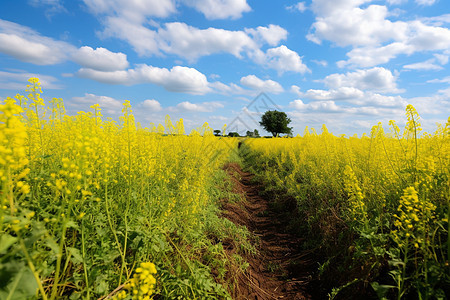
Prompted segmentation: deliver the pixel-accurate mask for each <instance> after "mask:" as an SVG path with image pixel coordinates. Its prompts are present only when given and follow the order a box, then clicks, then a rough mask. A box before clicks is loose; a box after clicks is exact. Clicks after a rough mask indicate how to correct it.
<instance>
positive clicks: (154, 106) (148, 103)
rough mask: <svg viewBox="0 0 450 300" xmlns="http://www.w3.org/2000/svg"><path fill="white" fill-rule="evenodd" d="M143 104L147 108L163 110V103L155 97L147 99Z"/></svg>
mask: <svg viewBox="0 0 450 300" xmlns="http://www.w3.org/2000/svg"><path fill="white" fill-rule="evenodd" d="M141 106H142V107H143V108H145V109H148V110H151V111H154V112H158V111H161V110H162V107H161V103H159V102H158V101H157V100H154V99H147V100H144V101H143V102H142V103H141Z"/></svg>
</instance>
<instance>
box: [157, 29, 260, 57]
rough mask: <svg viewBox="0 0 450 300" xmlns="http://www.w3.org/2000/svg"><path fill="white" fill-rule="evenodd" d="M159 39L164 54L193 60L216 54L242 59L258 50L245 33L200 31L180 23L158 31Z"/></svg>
mask: <svg viewBox="0 0 450 300" xmlns="http://www.w3.org/2000/svg"><path fill="white" fill-rule="evenodd" d="M158 39H160V47H161V49H162V50H163V51H164V52H166V53H173V54H177V55H179V56H181V57H185V58H188V59H191V60H195V59H197V58H198V57H200V56H205V55H211V54H215V53H230V54H232V55H234V56H236V57H238V58H241V57H242V55H241V54H242V53H243V52H244V51H250V50H252V49H255V48H257V46H256V44H255V42H254V41H253V40H252V39H251V38H250V37H249V36H248V35H247V34H246V33H245V32H243V31H230V30H224V29H217V28H207V29H198V28H195V27H192V26H189V25H187V24H185V23H179V22H174V23H166V24H165V26H164V28H160V29H159V30H158Z"/></svg>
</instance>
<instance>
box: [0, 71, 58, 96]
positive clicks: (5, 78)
mask: <svg viewBox="0 0 450 300" xmlns="http://www.w3.org/2000/svg"><path fill="white" fill-rule="evenodd" d="M31 77H37V78H39V82H40V83H41V86H42V89H43V90H44V91H45V90H46V89H49V90H51V89H62V88H63V87H62V86H61V85H60V84H58V79H56V78H55V77H53V76H49V75H43V74H37V73H29V72H24V71H17V72H5V71H0V89H9V90H25V87H26V84H27V83H28V79H30V78H31Z"/></svg>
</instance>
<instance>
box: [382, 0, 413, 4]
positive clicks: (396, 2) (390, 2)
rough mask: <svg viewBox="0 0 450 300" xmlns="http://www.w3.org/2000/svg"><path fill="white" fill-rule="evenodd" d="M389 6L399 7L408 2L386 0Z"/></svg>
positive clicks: (403, 0)
mask: <svg viewBox="0 0 450 300" xmlns="http://www.w3.org/2000/svg"><path fill="white" fill-rule="evenodd" d="M386 2H387V3H388V4H389V5H400V4H403V3H405V2H408V0H387V1H386Z"/></svg>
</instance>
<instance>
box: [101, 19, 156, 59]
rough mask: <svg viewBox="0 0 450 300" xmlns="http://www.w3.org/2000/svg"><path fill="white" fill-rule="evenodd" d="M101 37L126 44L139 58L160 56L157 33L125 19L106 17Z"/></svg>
mask: <svg viewBox="0 0 450 300" xmlns="http://www.w3.org/2000/svg"><path fill="white" fill-rule="evenodd" d="M104 24H105V30H104V31H103V32H102V33H101V36H102V37H116V38H118V39H121V40H124V41H126V42H128V43H129V44H130V45H131V46H132V47H133V49H134V50H135V51H136V53H138V54H139V55H141V56H149V55H155V54H156V55H160V54H161V53H160V50H159V45H158V40H157V32H155V31H153V30H151V29H149V28H147V27H145V26H143V25H141V24H139V23H136V22H134V21H130V20H128V19H126V18H119V17H107V18H106V19H105V21H104Z"/></svg>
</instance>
